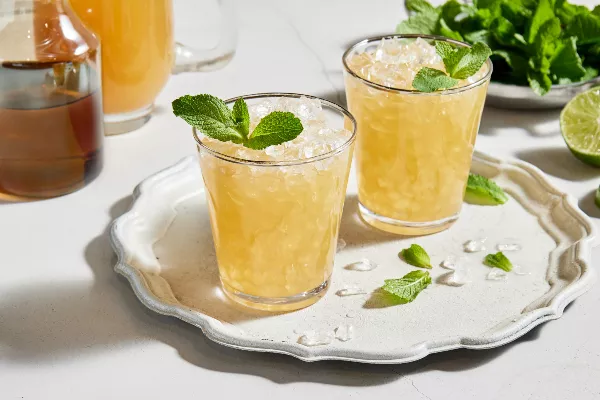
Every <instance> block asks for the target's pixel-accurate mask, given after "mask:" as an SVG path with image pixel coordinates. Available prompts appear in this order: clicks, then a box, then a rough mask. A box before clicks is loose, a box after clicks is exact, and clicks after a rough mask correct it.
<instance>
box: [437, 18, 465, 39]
mask: <svg viewBox="0 0 600 400" xmlns="http://www.w3.org/2000/svg"><path fill="white" fill-rule="evenodd" d="M438 24H439V25H438V27H437V30H438V32H439V34H440V35H442V36H445V37H447V38H450V39H454V40H460V41H463V40H464V39H463V37H462V36H461V34H460V33H459V32H457V31H453V30H452V29H451V28H450V27H449V26H448V24H447V23H446V20H444V18H440V19H439V21H438Z"/></svg>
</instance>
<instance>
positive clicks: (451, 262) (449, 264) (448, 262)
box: [440, 255, 458, 270]
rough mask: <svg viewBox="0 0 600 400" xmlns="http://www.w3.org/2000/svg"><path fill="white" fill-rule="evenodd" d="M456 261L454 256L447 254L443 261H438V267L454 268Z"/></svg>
mask: <svg viewBox="0 0 600 400" xmlns="http://www.w3.org/2000/svg"><path fill="white" fill-rule="evenodd" d="M457 262H458V260H457V258H456V256H452V255H451V256H447V257H446V258H445V259H444V261H442V262H441V263H440V267H442V268H446V269H451V270H454V269H456V264H457Z"/></svg>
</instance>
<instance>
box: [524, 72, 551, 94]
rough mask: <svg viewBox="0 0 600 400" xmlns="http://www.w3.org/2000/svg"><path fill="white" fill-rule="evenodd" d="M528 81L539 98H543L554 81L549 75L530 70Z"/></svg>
mask: <svg viewBox="0 0 600 400" xmlns="http://www.w3.org/2000/svg"><path fill="white" fill-rule="evenodd" d="M527 81H528V82H529V86H531V89H532V90H533V91H534V92H535V94H537V95H538V96H543V95H545V94H546V93H548V91H549V90H550V88H551V87H552V79H550V77H549V76H548V74H545V73H542V72H539V71H534V70H529V71H527Z"/></svg>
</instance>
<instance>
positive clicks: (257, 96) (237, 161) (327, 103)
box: [192, 92, 356, 167]
mask: <svg viewBox="0 0 600 400" xmlns="http://www.w3.org/2000/svg"><path fill="white" fill-rule="evenodd" d="M269 97H276V98H277V97H289V98H295V99H299V98H300V97H307V98H309V99H315V100H319V101H320V102H321V104H323V105H325V106H327V107H329V108H332V109H334V110H335V111H338V112H339V113H340V114H342V115H343V116H344V117H347V118H348V119H350V122H352V132H351V133H352V134H351V135H350V137H349V138H348V140H346V141H345V142H344V143H343V144H341V145H340V146H339V147H336V148H335V149H333V150H330V151H328V152H326V153H323V154H319V155H317V156H313V157H309V158H302V159H295V160H247V159H245V158H239V157H234V156H230V155H227V154H223V153H221V152H219V151H216V150H213V149H211V148H210V147H208V146H207V145H206V144H204V143H202V140H201V139H200V137H198V131H197V130H196V128H192V132H193V134H194V140H195V141H196V143H197V144H198V146H199V147H201V148H202V149H203V150H206V151H207V152H208V153H209V154H211V155H212V156H214V157H216V158H219V159H221V160H224V161H229V162H232V163H234V164H244V165H255V166H262V167H283V166H293V165H302V164H310V163H313V162H315V161H320V160H324V159H326V158H330V157H333V156H334V155H336V154H339V153H341V152H342V151H344V150H345V149H346V148H347V147H348V146H350V145H351V144H352V143H353V142H354V139H356V119H355V118H354V116H353V115H352V114H350V112H349V111H348V110H346V109H345V108H344V107H342V106H340V105H338V104H335V103H334V102H332V101H329V100H325V99H322V98H320V97H317V96H312V95H309V94H301V93H286V92H272V93H253V94H246V95H242V96H236V97H231V98H229V99H227V100H225V104H228V105H229V104H231V103H235V102H236V100H238V99H244V100H246V99H260V98H269Z"/></svg>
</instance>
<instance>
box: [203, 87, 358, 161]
mask: <svg viewBox="0 0 600 400" xmlns="http://www.w3.org/2000/svg"><path fill="white" fill-rule="evenodd" d="M248 111H249V113H250V132H252V130H254V128H255V127H256V125H258V123H259V122H260V120H261V119H262V118H264V117H265V116H267V115H268V114H270V113H271V112H273V111H289V112H291V113H293V114H294V115H296V116H297V117H298V118H300V121H301V122H302V126H303V130H302V133H301V134H300V135H298V137H297V138H295V139H294V140H290V141H288V142H285V143H282V144H280V145H277V146H269V147H267V148H266V149H264V150H253V149H249V148H247V147H244V146H243V145H241V144H234V143H232V142H221V141H218V140H216V139H211V138H209V137H206V136H203V137H202V142H203V143H204V144H206V145H207V146H208V147H210V148H211V149H213V150H215V151H217V152H219V153H221V154H225V155H228V156H232V157H237V158H241V159H244V160H251V161H285V160H300V159H306V158H311V157H315V156H318V155H321V154H325V153H328V152H330V151H332V150H335V149H337V148H339V147H341V146H342V145H344V144H345V143H346V142H347V141H348V139H350V137H351V136H352V133H351V132H350V131H348V130H347V129H344V128H342V127H341V126H340V127H333V126H331V122H330V121H328V118H327V117H328V115H327V114H326V112H325V111H324V110H323V107H322V105H321V102H320V101H319V100H317V99H311V98H308V97H300V98H297V99H296V98H286V97H281V98H273V99H265V100H263V101H261V102H259V103H253V104H252V103H250V104H248ZM320 163H322V164H323V163H326V160H323V161H320ZM320 167H321V168H322V169H323V168H325V167H326V166H324V165H320Z"/></svg>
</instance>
